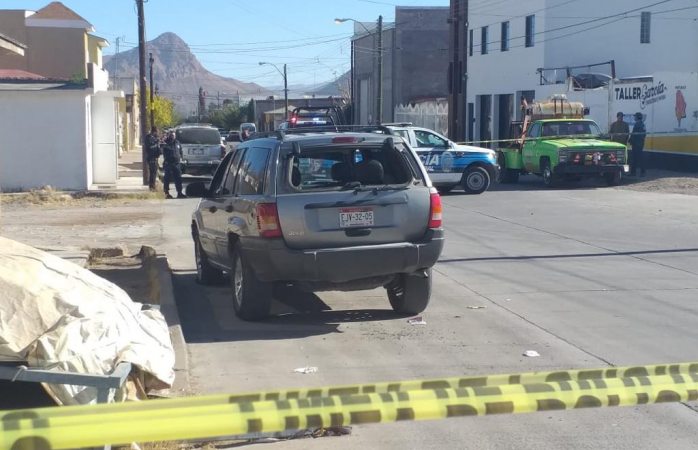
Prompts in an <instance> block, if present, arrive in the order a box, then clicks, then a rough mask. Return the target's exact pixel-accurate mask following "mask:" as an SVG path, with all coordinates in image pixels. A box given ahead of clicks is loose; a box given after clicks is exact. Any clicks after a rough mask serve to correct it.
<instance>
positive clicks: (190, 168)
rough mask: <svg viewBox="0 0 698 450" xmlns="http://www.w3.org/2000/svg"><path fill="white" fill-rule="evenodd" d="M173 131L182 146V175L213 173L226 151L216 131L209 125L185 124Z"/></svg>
mask: <svg viewBox="0 0 698 450" xmlns="http://www.w3.org/2000/svg"><path fill="white" fill-rule="evenodd" d="M175 131H176V133H177V140H178V141H179V143H180V144H181V145H182V173H184V172H186V173H190V174H194V173H198V174H211V173H213V172H214V171H215V170H216V167H218V164H219V163H220V162H221V159H223V156H224V155H225V151H226V149H225V146H224V145H222V144H221V135H220V133H219V132H218V129H217V128H213V127H212V126H210V125H191V124H186V125H181V126H179V127H177V128H176V129H175Z"/></svg>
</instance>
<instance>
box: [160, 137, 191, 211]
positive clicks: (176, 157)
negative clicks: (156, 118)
mask: <svg viewBox="0 0 698 450" xmlns="http://www.w3.org/2000/svg"><path fill="white" fill-rule="evenodd" d="M163 156H164V157H165V164H164V166H165V167H164V168H165V179H164V183H163V184H164V185H165V197H166V198H172V196H171V195H170V181H174V184H175V189H177V198H186V197H187V196H186V195H184V194H183V193H182V171H181V170H180V168H179V164H180V161H181V160H182V146H181V145H180V143H179V141H178V140H177V137H176V136H175V132H174V131H170V133H169V134H168V135H167V139H166V140H165V146H164V147H163Z"/></svg>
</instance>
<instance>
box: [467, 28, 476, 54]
mask: <svg viewBox="0 0 698 450" xmlns="http://www.w3.org/2000/svg"><path fill="white" fill-rule="evenodd" d="M474 34H475V33H473V30H470V42H468V45H469V46H470V50H469V52H468V53H469V55H470V56H473V45H474V44H473V42H474V41H475V37H474Z"/></svg>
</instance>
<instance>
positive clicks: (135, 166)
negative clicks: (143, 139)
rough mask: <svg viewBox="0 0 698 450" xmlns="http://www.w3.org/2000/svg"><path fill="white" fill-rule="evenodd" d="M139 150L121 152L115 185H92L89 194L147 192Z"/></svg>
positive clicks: (137, 148)
mask: <svg viewBox="0 0 698 450" xmlns="http://www.w3.org/2000/svg"><path fill="white" fill-rule="evenodd" d="M141 158H142V154H141V148H140V147H136V148H134V149H133V150H131V151H128V152H123V153H122V154H121V156H120V157H119V162H118V165H119V175H118V178H117V180H116V185H93V186H91V187H90V189H89V191H90V192H117V193H142V192H148V191H149V189H148V186H147V185H143V171H142V170H143V169H142V168H143V163H142V162H141Z"/></svg>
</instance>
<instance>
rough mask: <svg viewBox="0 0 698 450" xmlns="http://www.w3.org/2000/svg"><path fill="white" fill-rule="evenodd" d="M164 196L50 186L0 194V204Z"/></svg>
mask: <svg viewBox="0 0 698 450" xmlns="http://www.w3.org/2000/svg"><path fill="white" fill-rule="evenodd" d="M164 198H165V194H164V193H163V192H162V189H160V190H159V191H158V192H150V191H142V192H141V191H139V192H104V191H75V192H73V191H58V190H56V189H54V188H52V187H51V186H45V187H43V188H41V189H32V190H30V191H27V192H16V193H3V194H0V203H2V204H6V205H11V204H20V205H26V204H29V205H52V206H75V205H81V204H86V203H91V202H96V201H109V202H112V201H117V202H119V201H121V202H128V201H138V200H162V199H164Z"/></svg>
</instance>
